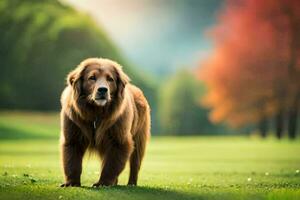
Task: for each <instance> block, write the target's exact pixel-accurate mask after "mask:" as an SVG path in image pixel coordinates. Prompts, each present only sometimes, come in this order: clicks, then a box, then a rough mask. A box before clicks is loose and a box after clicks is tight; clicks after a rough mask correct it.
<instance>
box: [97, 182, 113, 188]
mask: <svg viewBox="0 0 300 200" xmlns="http://www.w3.org/2000/svg"><path fill="white" fill-rule="evenodd" d="M114 185H117V184H116V182H115V181H114V182H97V183H94V184H93V185H92V187H93V188H98V187H107V186H114Z"/></svg>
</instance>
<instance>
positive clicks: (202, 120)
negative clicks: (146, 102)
mask: <svg viewBox="0 0 300 200" xmlns="http://www.w3.org/2000/svg"><path fill="white" fill-rule="evenodd" d="M204 92H205V88H204V85H203V84H201V83H199V82H198V81H197V80H196V77H195V76H193V75H192V74H191V73H190V72H189V71H184V70H181V71H179V72H177V73H176V74H175V75H174V76H172V77H171V78H170V79H169V80H168V81H165V82H164V83H163V87H162V88H161V89H160V93H159V101H158V102H159V105H158V108H159V109H158V110H159V113H158V114H159V117H160V121H161V126H162V131H163V132H164V133H167V134H175V135H185V134H208V133H210V134H211V133H220V132H222V131H223V132H225V130H224V127H220V126H213V125H212V124H211V123H210V122H209V121H208V118H207V112H208V111H207V110H206V109H204V108H201V107H200V106H199V100H198V99H199V98H200V97H201V96H202V95H203V93H204Z"/></svg>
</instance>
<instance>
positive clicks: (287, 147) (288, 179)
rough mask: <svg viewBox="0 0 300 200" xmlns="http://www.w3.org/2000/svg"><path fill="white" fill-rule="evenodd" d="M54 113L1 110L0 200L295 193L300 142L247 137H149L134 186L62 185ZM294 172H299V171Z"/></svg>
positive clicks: (90, 175)
mask: <svg viewBox="0 0 300 200" xmlns="http://www.w3.org/2000/svg"><path fill="white" fill-rule="evenodd" d="M58 135H59V119H58V115H57V114H55V113H54V114H51V113H50V114H36V113H31V114H30V113H25V114H24V113H3V112H2V113H0V199H1V200H2V199H3V200H5V199H28V200H29V199H117V200H126V199H151V200H153V199H154V200H160V199H161V200H168V199H170V200H173V199H220V200H221V199H222V200H223V199H230V200H231V199H251V200H253V199H270V200H271V199H274V200H275V199H276V200H277V199H286V200H291V199H300V172H299V170H300V141H299V140H297V141H294V142H290V141H288V140H283V141H277V140H275V139H273V138H269V139H267V140H264V141H263V140H260V139H258V138H247V137H237V136H236V137H152V139H151V141H150V143H149V146H148V150H147V154H146V158H145V160H144V163H143V167H142V171H141V174H140V179H139V186H138V187H127V186H125V183H126V182H127V177H128V168H126V170H125V171H124V172H123V173H122V175H121V177H120V181H119V182H120V186H115V187H106V188H98V189H95V188H91V187H90V186H91V185H92V184H93V183H94V182H96V181H97V179H98V176H99V161H98V160H97V158H95V157H93V156H92V155H87V156H86V159H85V162H84V170H83V174H82V185H83V187H81V188H60V187H58V186H59V184H60V183H62V181H63V176H62V171H61V168H60V158H59V146H58ZM297 170H298V171H297Z"/></svg>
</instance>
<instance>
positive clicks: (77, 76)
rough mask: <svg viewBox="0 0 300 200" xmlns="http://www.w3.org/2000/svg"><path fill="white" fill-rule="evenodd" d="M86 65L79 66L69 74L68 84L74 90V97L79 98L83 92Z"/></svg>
mask: <svg viewBox="0 0 300 200" xmlns="http://www.w3.org/2000/svg"><path fill="white" fill-rule="evenodd" d="M83 71H84V67H82V66H79V67H77V68H76V69H74V70H73V71H71V72H70V73H69V74H68V77H67V84H68V85H70V86H71V87H72V89H73V90H74V97H75V98H78V97H79V96H80V94H81V92H82V89H81V88H82V75H83Z"/></svg>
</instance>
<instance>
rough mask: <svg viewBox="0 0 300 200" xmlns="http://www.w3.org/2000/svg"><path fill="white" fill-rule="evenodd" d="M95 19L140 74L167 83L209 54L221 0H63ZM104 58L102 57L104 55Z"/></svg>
mask: <svg viewBox="0 0 300 200" xmlns="http://www.w3.org/2000/svg"><path fill="white" fill-rule="evenodd" d="M63 1H64V2H65V3H67V4H70V5H72V6H74V7H75V8H76V9H78V10H80V11H82V12H85V13H87V14H89V15H90V16H92V17H93V18H94V20H95V21H96V22H97V23H98V24H99V25H100V26H102V27H104V29H105V31H106V32H107V33H108V34H109V36H110V37H111V38H112V40H113V41H114V42H115V43H116V45H117V46H118V47H119V49H120V50H121V51H122V53H123V54H125V56H126V57H127V59H128V60H129V61H130V62H131V63H133V65H134V66H136V67H137V69H140V70H142V71H143V72H145V73H150V74H153V75H154V76H156V77H159V78H163V77H165V76H167V75H169V74H171V73H173V72H175V71H176V70H177V69H179V68H193V67H196V65H197V64H198V63H199V62H200V61H201V60H203V59H205V57H206V56H207V55H208V54H209V53H210V51H211V49H212V42H211V41H210V40H209V37H207V30H209V28H210V27H211V26H212V25H213V24H214V23H215V21H216V16H217V11H218V10H219V9H220V8H221V6H222V4H223V0H63ZM100 56H101V55H100Z"/></svg>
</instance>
